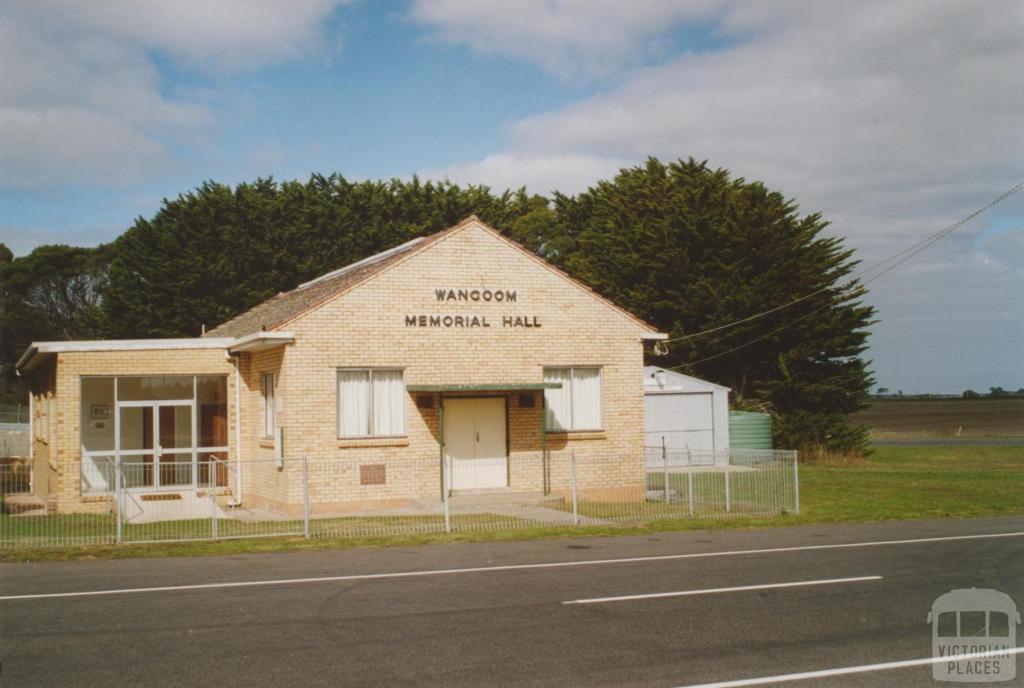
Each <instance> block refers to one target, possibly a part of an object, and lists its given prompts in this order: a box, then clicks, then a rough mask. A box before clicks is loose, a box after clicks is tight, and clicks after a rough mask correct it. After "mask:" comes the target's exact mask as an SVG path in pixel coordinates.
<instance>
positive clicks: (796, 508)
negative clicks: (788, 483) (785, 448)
mask: <svg viewBox="0 0 1024 688" xmlns="http://www.w3.org/2000/svg"><path fill="white" fill-rule="evenodd" d="M798 457H799V454H798V453H797V452H795V451H794V452H793V513H794V514H799V513H800V471H799V469H798V468H797V466H798V464H799V463H800V462H799V461H798V460H797V459H798Z"/></svg>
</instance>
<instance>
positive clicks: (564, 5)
mask: <svg viewBox="0 0 1024 688" xmlns="http://www.w3.org/2000/svg"><path fill="white" fill-rule="evenodd" d="M720 4H721V3H720V2H719V0H688V1H685V2H680V1H679V0H645V1H644V2H640V3H633V2H622V1H621V0H563V1H560V2H552V1H551V0H518V1H517V2H506V1H504V0H472V1H470V2H467V1H466V0H415V1H414V2H413V6H412V10H411V12H410V15H411V17H412V18H413V19H414V20H416V21H418V22H421V23H423V24H427V25H429V26H432V27H434V29H435V31H436V34H435V35H436V36H437V37H438V38H439V39H441V40H444V41H447V42H450V43H466V44H468V45H469V46H470V47H472V48H473V50H475V51H476V52H478V53H482V54H498V55H505V56H510V57H516V58H525V59H528V60H530V61H533V62H536V63H538V64H540V65H541V66H542V67H544V68H546V69H549V70H551V71H554V72H556V73H558V74H561V75H563V76H568V75H570V74H573V73H577V72H583V73H586V74H591V75H600V74H606V73H609V72H612V71H614V70H616V69H617V68H619V67H620V66H621V65H622V64H624V63H627V64H628V63H630V62H633V61H635V60H637V59H641V58H643V57H645V56H649V55H651V54H652V53H654V54H656V53H658V52H660V51H661V50H663V49H664V48H665V46H664V45H662V44H661V42H660V41H659V40H658V39H659V37H660V36H661V35H662V34H664V33H665V31H666V29H668V28H670V27H671V26H672V25H674V24H677V23H679V22H680V21H683V20H704V19H707V18H709V17H710V16H712V14H713V13H714V11H715V9H716V8H717V7H718V5H720Z"/></svg>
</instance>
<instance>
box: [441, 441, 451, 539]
mask: <svg viewBox="0 0 1024 688" xmlns="http://www.w3.org/2000/svg"><path fill="white" fill-rule="evenodd" d="M450 474H451V457H449V456H447V455H446V456H445V457H444V475H443V476H442V484H443V485H444V493H443V497H444V532H446V533H450V532H452V515H451V508H450V506H449V504H448V493H449V492H450V491H451V490H449V489H448V480H449V478H448V476H449V475H450Z"/></svg>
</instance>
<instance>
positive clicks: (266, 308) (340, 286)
mask: <svg viewBox="0 0 1024 688" xmlns="http://www.w3.org/2000/svg"><path fill="white" fill-rule="evenodd" d="M472 225H476V226H479V227H481V228H482V229H484V230H486V231H488V232H490V233H491V234H493V235H494V236H496V237H497V238H498V239H500V240H502V241H504V242H505V243H507V244H509V245H510V246H512V247H513V248H515V249H517V250H519V251H521V252H522V253H523V254H524V255H526V256H527V257H529V258H531V259H533V260H534V261H536V262H537V263H538V264H539V265H541V266H543V267H545V268H547V269H549V270H551V271H552V272H554V273H556V274H557V275H559V276H560V277H562V278H563V279H565V280H567V281H569V282H571V283H572V284H573V285H575V286H576V287H578V288H580V289H582V290H583V291H585V292H587V293H588V294H589V295H590V296H591V297H593V298H595V299H598V300H599V301H603V302H604V303H605V304H606V305H607V306H609V307H610V308H612V309H614V310H616V311H618V312H619V313H621V314H622V315H624V316H626V317H627V318H628V319H630V320H632V321H633V322H635V323H636V324H637V325H638V326H639V327H640V328H642V329H644V330H646V331H647V332H645V333H644V334H643V335H641V337H642V338H644V339H664V338H665V337H666V336H667V335H663V334H660V333H658V332H657V330H656V329H655V328H653V327H651V326H650V325H648V324H647V323H645V322H644V321H642V320H640V319H639V318H637V317H636V316H635V315H633V314H632V313H630V312H629V311H627V310H625V309H623V308H620V307H619V306H616V305H615V304H614V303H612V302H611V301H609V300H608V299H606V298H604V297H603V296H601V295H600V294H598V293H597V292H595V291H594V290H593V289H591V288H590V287H588V286H587V285H585V284H583V283H582V282H580V281H578V280H576V279H574V278H572V277H570V276H569V275H567V274H566V273H564V272H563V271H561V270H559V269H558V268H556V267H555V266H554V265H552V264H551V263H549V262H547V261H546V260H544V259H543V258H541V257H539V256H537V255H536V254H534V253H532V252H531V251H529V250H527V249H526V248H524V247H522V246H520V245H519V244H517V243H516V242H514V241H512V240H511V239H509V238H507V237H505V236H504V235H502V234H501V233H500V232H498V231H497V230H495V229H493V228H492V227H488V226H487V225H486V224H484V223H483V222H481V221H480V219H479V218H477V217H476V215H470V216H469V217H467V218H466V219H465V220H463V221H462V222H460V223H459V224H457V225H455V226H454V227H451V228H449V229H446V230H444V231H441V232H438V233H437V234H432V235H430V236H427V237H420V238H418V239H413V240H412V241H408V242H406V243H404V244H401V245H400V246H396V247H394V248H391V249H388V250H387V251H383V252H382V253H378V254H376V255H373V256H370V257H369V258H364V259H362V260H360V261H357V262H355V263H352V264H351V265H346V266H345V267H343V268H339V269H337V270H333V271H331V272H328V273H327V274H325V275H321V276H320V277H317V278H316V279H313V280H310V281H309V282H305V283H304V284H300V285H299V286H298V287H296V288H295V289H292V290H291V291H286V292H282V293H280V294H278V295H277V296H274V297H271V298H270V299H268V300H266V301H264V302H263V303H261V304H259V305H257V306H254V307H253V308H250V309H249V310H247V311H245V312H244V313H241V314H240V315H237V316H235V317H234V318H232V319H231V320H228V321H227V322H225V323H222V324H221V325H218V326H217V327H215V328H213V329H212V330H210V331H209V332H207V333H206V335H205V336H206V337H240V336H243V335H247V334H249V333H252V332H258V331H261V330H272V329H275V328H277V327H281V326H283V325H285V324H287V323H289V322H291V321H293V320H295V319H296V318H297V317H299V316H301V315H303V314H304V313H307V312H309V311H311V310H313V309H315V308H318V307H320V306H322V305H324V304H325V303H327V302H328V301H331V300H333V299H334V298H337V297H338V296H341V295H342V294H344V293H346V292H348V291H350V290H352V289H353V288H355V287H357V286H359V285H361V284H363V283H364V282H366V281H367V280H370V279H372V278H373V277H376V276H377V275H379V274H381V273H383V272H385V271H387V270H389V269H390V268H392V267H394V266H396V265H398V264H399V263H402V262H404V261H405V260H407V259H409V258H411V257H412V256H414V255H417V254H418V253H420V252H422V251H424V250H426V249H428V248H429V247H431V246H433V245H434V244H437V243H438V242H440V241H443V240H444V239H446V238H448V237H450V236H452V235H453V234H456V233H457V232H459V231H461V230H463V229H466V228H467V227H470V226H472Z"/></svg>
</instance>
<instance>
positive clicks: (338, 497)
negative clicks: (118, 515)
mask: <svg viewBox="0 0 1024 688" xmlns="http://www.w3.org/2000/svg"><path fill="white" fill-rule="evenodd" d="M448 289H452V290H460V289H461V290H467V291H470V290H494V291H498V290H500V291H502V292H504V293H506V294H507V293H508V292H515V301H511V300H509V299H504V300H502V301H500V302H499V301H495V300H493V299H492V300H491V301H490V302H485V301H483V300H482V299H481V300H477V301H472V300H468V301H447V300H445V301H439V300H438V297H437V290H448ZM446 315H450V316H452V319H453V321H454V317H455V316H460V317H462V318H463V319H464V322H465V321H467V320H469V319H472V318H473V317H474V316H475V317H477V318H480V319H481V320H480V321H479V322H481V323H482V322H483V321H482V319H484V318H485V319H486V321H487V323H488V324H489V326H488V327H483V326H479V327H457V326H451V327H443V326H442V327H430V326H429V325H428V326H427V327H421V326H420V325H419V323H420V320H419V316H427V317H428V322H429V316H440V317H442V318H443V317H444V316H446ZM407 316H410V317H414V318H415V319H416V320H415V322H416V323H417V324H415V325H412V324H409V322H407ZM504 318H512V319H513V320H512V323H516V320H515V319H516V318H519V320H518V323H519V325H518V326H514V325H513V326H506V324H505V321H504V320H503V319H504ZM525 324H530V325H536V326H531V327H527V326H524V325H525ZM270 329H274V330H279V331H288V332H291V333H292V334H293V342H292V343H290V344H287V345H282V346H278V347H276V348H273V349H271V350H268V351H262V352H259V353H241V354H236V355H235V356H236V359H237V361H238V365H239V374H240V379H241V381H242V384H241V386H240V389H239V390H238V391H239V398H240V404H239V406H238V409H237V413H236V408H235V406H236V405H235V399H236V391H235V365H234V362H233V361H232V359H231V357H230V356H228V355H227V352H226V351H225V349H201V350H191V349H187V350H159V351H143V352H139V351H132V352H83V353H64V354H59V355H58V356H57V358H56V360H55V361H53V363H52V364H50V365H48V366H39V367H38V368H37V369H36V370H35V371H34V382H33V385H34V386H33V408H34V414H37V416H38V415H39V414H41V413H45V410H42V411H41V409H45V408H46V407H47V403H48V402H47V400H48V399H50V398H51V397H52V398H55V400H56V401H55V403H53V404H51V407H52V408H53V409H54V413H55V414H56V416H55V418H54V422H55V427H56V433H55V435H56V439H55V444H54V445H53V446H51V445H49V444H45V445H44V444H43V443H42V441H41V438H39V437H36V438H35V442H36V444H35V448H36V449H35V451H36V457H37V460H38V457H41V456H44V455H45V456H46V457H47V459H48V462H49V463H50V464H51V465H53V466H54V467H55V470H53V471H52V472H51V474H50V476H49V481H48V483H47V487H46V489H47V490H48V491H49V494H51V495H56V500H57V503H58V509H59V510H60V511H72V510H74V511H78V510H83V509H84V510H88V509H90V508H91V507H92V506H93V503H92V502H91V501H90V500H91V499H93V498H90V497H83V496H82V495H81V492H80V489H79V474H78V471H79V468H78V467H79V465H80V464H79V461H80V456H79V432H80V427H79V425H80V405H81V404H80V398H79V394H80V379H81V377H82V376H87V375H170V374H189V375H193V374H195V375H225V376H227V378H228V395H227V398H228V420H229V429H228V437H229V444H230V446H231V452H230V458H231V459H234V458H237V457H241V458H243V459H259V460H260V462H259V463H258V464H251V463H246V464H245V465H244V466H243V469H244V472H243V480H242V483H243V484H242V494H241V495H240V497H241V499H242V501H243V502H244V503H245V504H246V505H253V506H262V507H265V508H271V509H276V510H280V511H285V512H291V513H296V512H297V511H299V510H301V508H302V502H303V497H302V479H301V465H300V463H298V462H295V463H291V462H286V466H285V468H284V469H279V468H277V467H275V466H274V465H273V457H274V446H273V442H272V441H271V439H270V438H265V437H263V434H264V433H263V415H262V409H263V405H262V387H261V376H262V374H264V373H268V372H272V373H274V375H275V394H276V397H277V400H278V406H277V413H276V421H277V424H278V425H279V426H280V427H281V428H282V432H283V436H284V453H285V456H286V458H287V459H297V458H299V457H302V456H306V457H308V458H309V461H310V464H309V465H310V498H311V502H312V503H313V506H314V507H315V508H324V509H334V510H342V511H343V510H350V509H357V508H362V507H365V506H369V505H378V506H379V505H383V506H388V505H401V504H403V503H406V502H408V501H409V500H424V499H427V500H437V499H440V496H441V485H440V472H439V466H440V460H441V458H440V457H441V450H440V444H439V441H440V433H441V423H440V422H439V417H440V405H441V403H442V399H441V397H442V394H440V393H438V392H430V393H426V392H424V393H417V392H412V391H409V392H407V393H406V395H405V434H404V435H403V436H401V437H390V438H339V436H338V434H339V431H338V372H337V371H338V369H339V368H364V367H365V368H401V369H402V370H403V371H404V381H405V384H406V386H407V387H416V386H423V385H489V386H494V385H498V386H501V385H522V384H534V385H535V384H537V383H541V382H542V381H543V379H544V377H543V371H544V368H545V367H547V366H598V367H600V369H601V394H602V418H601V420H602V422H601V425H602V427H601V428H600V429H599V430H598V431H588V432H548V433H546V436H545V434H544V433H542V431H541V428H542V418H541V414H542V403H541V401H542V398H541V394H542V392H539V391H528V392H519V391H500V390H490V391H487V392H486V394H488V395H499V396H502V397H504V398H505V399H506V409H507V415H506V420H507V433H508V437H507V446H508V451H509V459H510V460H509V464H508V465H509V470H508V473H509V475H508V482H509V485H508V487H509V489H511V490H513V491H539V490H541V489H543V487H544V482H545V477H544V475H543V472H542V470H541V469H539V466H541V465H542V462H541V458H540V457H541V455H542V452H544V451H545V450H547V451H549V452H551V453H555V454H561V455H564V454H567V453H568V452H574V453H575V454H576V456H577V457H578V458H579V459H580V464H579V465H580V467H581V471H580V472H579V474H578V478H579V485H580V488H581V490H584V491H590V492H591V493H592V494H593V495H594V496H597V495H615V496H616V497H619V498H621V497H626V498H642V497H643V480H644V472H643V442H644V419H643V412H644V398H643V384H642V367H643V347H644V343H643V341H642V338H641V337H642V335H645V334H648V335H649V334H650V333H651V330H650V328H648V327H647V326H645V325H644V324H643V323H641V322H639V321H638V320H636V319H634V318H632V317H631V316H629V315H628V314H626V313H624V312H623V311H621V310H619V309H617V308H615V307H613V306H611V305H610V304H609V303H608V302H606V301H604V300H603V299H601V298H599V297H597V296H596V295H595V294H593V293H592V292H590V291H589V290H587V289H586V288H585V287H583V286H582V285H580V284H578V283H576V282H574V281H572V280H570V279H568V278H567V277H566V276H565V275H564V274H562V273H560V272H559V271H558V270H556V269H554V268H552V267H551V266H549V265H547V264H546V263H544V262H543V261H542V260H540V259H538V258H536V257H535V256H533V255H532V254H530V253H528V252H527V251H525V250H523V249H521V248H519V247H518V246H516V245H514V244H512V243H511V242H510V241H508V240H507V239H504V238H503V237H501V236H500V235H498V234H497V233H496V232H494V231H493V230H491V229H489V228H487V227H485V226H484V225H482V224H481V223H479V222H478V221H476V220H475V219H471V220H469V221H466V222H464V223H462V224H461V225H459V226H458V227H456V228H455V229H453V230H450V231H449V232H448V233H446V235H445V236H443V237H440V238H439V239H438V240H437V241H434V242H431V243H430V244H429V245H428V246H426V247H425V248H423V249H422V250H419V251H410V252H409V255H408V256H407V257H405V258H404V259H402V260H399V261H397V262H393V263H392V264H390V265H388V267H387V268H386V269H383V270H381V271H379V272H377V273H375V274H372V275H370V276H369V277H368V278H367V279H366V280H365V281H363V282H362V283H360V284H356V285H355V286H352V287H351V288H348V289H347V290H345V291H343V292H342V293H340V294H336V295H334V296H333V297H331V298H328V299H327V300H326V301H324V302H321V303H319V304H315V305H314V306H313V307H311V308H309V309H307V310H306V311H304V312H302V313H299V314H296V315H295V316H294V317H292V318H291V319H290V320H287V321H285V322H281V323H276V324H274V325H273V326H272V327H271V328H270ZM423 394H427V395H429V396H430V397H431V404H430V405H429V407H428V408H421V407H420V406H419V405H418V404H417V397H419V396H421V395H423ZM481 394H483V393H481ZM521 394H525V395H527V396H532V398H533V401H534V403H533V405H532V407H531V406H529V405H528V404H527V405H524V404H522V403H521V400H520V395H521ZM443 396H445V397H450V396H473V394H472V393H453V392H445V393H444V394H443ZM37 416H34V421H36V417H37ZM236 418H237V419H239V420H240V427H239V428H236ZM39 422H41V419H40V421H37V425H38V424H39ZM236 430H238V431H239V432H238V434H239V435H240V438H241V444H240V446H236ZM592 457H602V458H605V459H607V458H614V461H602V462H600V464H598V463H597V462H593V461H588V459H590V458H592ZM335 459H351V461H350V462H339V461H334V462H327V461H323V460H335ZM361 464H365V465H372V466H375V467H379V466H383V467H384V468H383V470H384V474H385V481H384V483H383V484H361V480H360V471H359V466H360V465H361ZM37 465H38V463H37ZM588 466H589V467H590V468H588ZM598 466H600V467H599V468H598ZM375 470H376V469H375ZM547 480H548V486H549V487H550V489H551V490H552V491H554V492H564V491H567V490H568V489H569V487H568V486H569V477H568V465H567V464H566V463H565V462H551V463H549V465H548V476H547ZM230 487H231V488H232V489H234V488H235V486H234V485H231V486H230ZM96 504H97V505H102V504H106V502H103V501H102V500H101V501H99V502H96ZM97 508H99V506H97Z"/></svg>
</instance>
